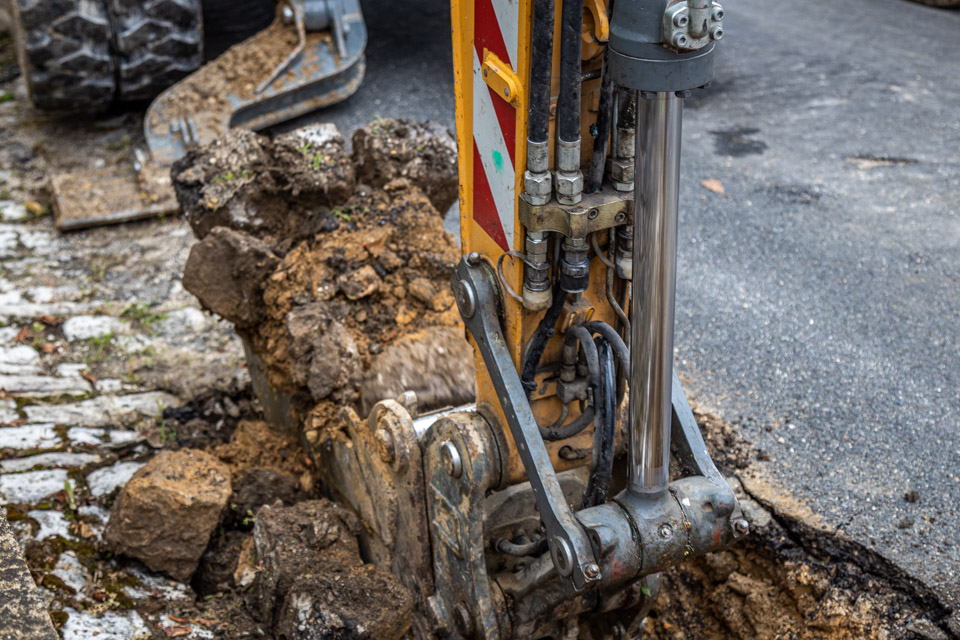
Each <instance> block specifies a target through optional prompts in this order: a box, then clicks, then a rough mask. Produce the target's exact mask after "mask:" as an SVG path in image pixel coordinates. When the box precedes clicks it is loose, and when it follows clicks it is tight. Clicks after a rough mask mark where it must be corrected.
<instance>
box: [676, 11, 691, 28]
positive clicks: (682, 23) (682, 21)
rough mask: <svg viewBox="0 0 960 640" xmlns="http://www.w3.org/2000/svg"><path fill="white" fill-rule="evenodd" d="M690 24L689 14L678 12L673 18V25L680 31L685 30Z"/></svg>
mask: <svg viewBox="0 0 960 640" xmlns="http://www.w3.org/2000/svg"><path fill="white" fill-rule="evenodd" d="M688 24H690V18H689V17H688V16H687V14H685V13H683V12H678V13H677V14H675V15H674V16H673V25H674V26H675V27H679V28H680V29H683V28H684V27H686V26H687V25H688Z"/></svg>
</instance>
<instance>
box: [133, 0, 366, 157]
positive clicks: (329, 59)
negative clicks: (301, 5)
mask: <svg viewBox="0 0 960 640" xmlns="http://www.w3.org/2000/svg"><path fill="white" fill-rule="evenodd" d="M343 6H344V13H343V14H342V21H343V22H342V26H339V27H337V28H336V29H331V30H330V31H320V32H305V31H304V30H302V29H299V28H297V26H295V25H285V24H283V21H282V20H281V19H278V20H277V21H276V22H274V24H273V25H271V26H270V27H268V28H267V29H264V30H263V31H261V32H260V33H258V34H257V35H255V36H253V37H251V38H250V39H248V40H246V41H245V42H242V43H240V44H238V45H235V46H233V47H231V48H230V49H229V50H228V51H227V52H226V53H225V54H224V55H222V56H220V57H219V58H217V59H216V60H214V61H213V62H211V63H210V64H207V65H205V66H204V67H202V68H200V69H199V70H197V71H196V72H194V73H193V74H192V75H190V76H188V77H187V78H185V79H184V80H182V81H181V82H178V83H177V84H175V85H174V86H172V87H170V88H169V89H167V90H166V91H164V92H163V93H161V94H160V95H159V96H158V97H157V99H156V100H154V102H153V104H152V105H151V106H150V109H149V110H148V111H147V116H146V118H145V119H144V134H145V135H146V138H147V146H148V147H149V149H150V155H151V157H152V158H153V160H154V162H157V163H159V164H165V165H170V164H172V163H173V162H174V161H175V160H176V159H177V158H180V157H182V156H183V155H184V154H185V153H186V152H187V151H188V150H189V149H190V148H192V147H193V146H196V145H202V144H206V143H208V142H211V141H213V140H215V139H216V138H218V137H219V136H221V135H222V134H223V133H224V132H226V131H227V129H230V128H231V127H244V128H247V129H252V130H254V131H260V130H263V129H266V128H267V127H270V126H273V125H275V124H279V123H281V122H285V121H287V120H291V119H293V118H296V117H299V116H302V115H304V114H305V113H309V112H311V111H314V110H316V109H321V108H323V107H326V106H329V105H332V104H336V103H337V102H341V101H343V100H345V99H347V98H348V97H350V96H351V95H353V94H354V93H355V92H356V91H357V89H358V88H359V87H360V83H361V81H362V80H363V74H364V70H365V64H364V59H363V52H364V49H365V48H366V43H367V31H366V26H365V25H364V22H363V16H362V14H361V13H360V4H359V1H358V0H344V1H343ZM334 31H339V33H334Z"/></svg>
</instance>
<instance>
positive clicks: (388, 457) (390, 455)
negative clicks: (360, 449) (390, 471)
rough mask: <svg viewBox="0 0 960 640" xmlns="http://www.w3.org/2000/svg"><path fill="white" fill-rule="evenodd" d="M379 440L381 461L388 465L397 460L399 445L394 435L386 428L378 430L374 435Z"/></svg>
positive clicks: (378, 446)
mask: <svg viewBox="0 0 960 640" xmlns="http://www.w3.org/2000/svg"><path fill="white" fill-rule="evenodd" d="M374 437H375V438H376V440H377V450H378V451H379V453H380V459H381V460H383V461H384V462H386V463H387V464H389V463H391V462H393V461H394V460H396V459H397V444H396V442H394V440H393V434H392V433H390V431H389V430H388V429H386V428H380V429H377V432H376V433H375V434H374Z"/></svg>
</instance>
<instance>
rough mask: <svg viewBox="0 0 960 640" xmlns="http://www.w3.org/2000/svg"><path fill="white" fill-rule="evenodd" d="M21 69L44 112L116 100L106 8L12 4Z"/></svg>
mask: <svg viewBox="0 0 960 640" xmlns="http://www.w3.org/2000/svg"><path fill="white" fill-rule="evenodd" d="M11 4H12V8H13V12H14V16H13V18H14V20H13V22H14V25H16V24H17V22H18V20H19V23H20V25H21V26H22V30H17V29H14V32H15V34H14V35H15V38H16V42H17V55H18V57H19V59H20V68H21V71H22V72H23V76H24V78H25V79H26V82H27V90H28V91H29V93H30V96H31V98H32V100H33V102H34V104H35V105H36V106H37V107H39V108H41V109H74V108H89V107H91V106H104V105H107V104H109V103H110V102H111V101H112V100H113V98H114V74H113V60H112V56H111V53H110V48H109V43H110V33H111V30H110V20H109V18H108V16H107V12H106V8H105V6H104V5H103V3H102V2H96V1H90V0H14V1H13V2H12V3H11Z"/></svg>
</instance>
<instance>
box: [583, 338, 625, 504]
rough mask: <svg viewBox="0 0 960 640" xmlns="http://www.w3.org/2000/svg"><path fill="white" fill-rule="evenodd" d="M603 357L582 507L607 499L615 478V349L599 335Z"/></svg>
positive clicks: (600, 351)
mask: <svg viewBox="0 0 960 640" xmlns="http://www.w3.org/2000/svg"><path fill="white" fill-rule="evenodd" d="M597 347H598V355H599V360H600V380H601V390H600V398H599V399H598V400H597V406H598V407H599V408H600V411H599V412H598V417H597V420H596V421H595V422H594V428H593V460H592V461H591V462H590V477H589V479H588V480H587V489H586V491H584V494H583V499H582V500H581V504H580V508H581V509H586V508H588V507H593V506H596V505H598V504H603V503H604V502H606V501H607V493H608V492H609V491H610V481H611V479H612V477H613V454H614V440H615V439H616V411H617V408H616V395H617V378H616V374H615V373H614V371H615V367H614V363H613V349H612V348H611V347H610V344H609V343H608V342H607V341H606V340H604V339H603V338H597Z"/></svg>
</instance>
